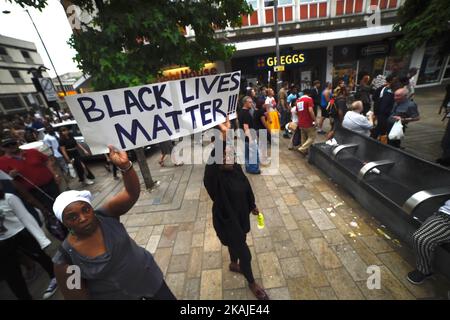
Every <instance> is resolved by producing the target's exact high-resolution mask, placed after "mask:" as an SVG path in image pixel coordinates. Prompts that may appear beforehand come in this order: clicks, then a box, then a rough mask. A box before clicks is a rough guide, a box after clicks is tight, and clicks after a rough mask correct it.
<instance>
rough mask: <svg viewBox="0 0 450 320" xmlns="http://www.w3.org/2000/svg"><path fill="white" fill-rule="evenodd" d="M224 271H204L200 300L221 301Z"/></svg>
mask: <svg viewBox="0 0 450 320" xmlns="http://www.w3.org/2000/svg"><path fill="white" fill-rule="evenodd" d="M222 297H223V291H222V269H215V270H203V271H202V276H201V282H200V300H221V299H222Z"/></svg>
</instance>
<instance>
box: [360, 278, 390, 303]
mask: <svg viewBox="0 0 450 320" xmlns="http://www.w3.org/2000/svg"><path fill="white" fill-rule="evenodd" d="M356 285H357V286H358V288H359V290H361V292H362V293H363V295H364V297H365V298H366V299H367V300H394V298H393V297H392V295H391V294H390V293H389V291H387V290H386V289H385V288H383V287H380V289H376V288H373V289H369V288H368V286H367V281H358V282H356Z"/></svg>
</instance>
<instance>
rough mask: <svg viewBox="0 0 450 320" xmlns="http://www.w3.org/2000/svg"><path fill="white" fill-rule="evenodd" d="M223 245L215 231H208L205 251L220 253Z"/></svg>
mask: <svg viewBox="0 0 450 320" xmlns="http://www.w3.org/2000/svg"><path fill="white" fill-rule="evenodd" d="M221 247H222V244H221V243H220V240H219V238H218V237H217V235H216V233H215V231H214V230H213V229H212V230H211V229H210V230H207V232H206V233H205V241H204V250H205V251H220V249H221Z"/></svg>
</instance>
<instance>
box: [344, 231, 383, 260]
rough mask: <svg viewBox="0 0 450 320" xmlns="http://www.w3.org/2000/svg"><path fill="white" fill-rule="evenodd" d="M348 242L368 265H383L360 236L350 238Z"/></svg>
mask: <svg viewBox="0 0 450 320" xmlns="http://www.w3.org/2000/svg"><path fill="white" fill-rule="evenodd" d="M348 242H349V243H350V245H351V246H352V247H353V249H355V251H356V253H357V254H358V255H359V256H360V257H361V259H362V260H363V261H364V262H365V263H366V264H367V265H369V266H370V265H382V263H381V261H380V259H378V257H377V256H376V255H375V253H373V252H372V251H371V250H370V249H369V248H368V247H367V246H366V244H365V243H364V242H363V241H362V240H361V238H360V237H357V238H356V239H353V238H349V239H348Z"/></svg>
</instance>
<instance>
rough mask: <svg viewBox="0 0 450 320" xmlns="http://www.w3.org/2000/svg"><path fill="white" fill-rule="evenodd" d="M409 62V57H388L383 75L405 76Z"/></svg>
mask: <svg viewBox="0 0 450 320" xmlns="http://www.w3.org/2000/svg"><path fill="white" fill-rule="evenodd" d="M410 61H411V56H410V55H407V56H404V57H401V56H389V57H388V58H387V61H386V69H385V71H384V74H385V75H386V76H388V75H391V74H392V75H397V76H400V77H402V76H406V74H407V73H408V70H409V65H410Z"/></svg>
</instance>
